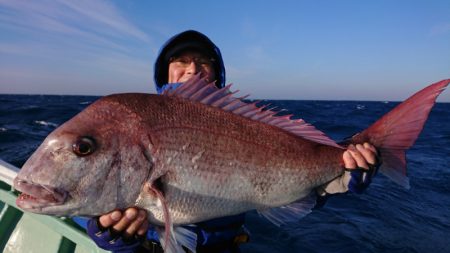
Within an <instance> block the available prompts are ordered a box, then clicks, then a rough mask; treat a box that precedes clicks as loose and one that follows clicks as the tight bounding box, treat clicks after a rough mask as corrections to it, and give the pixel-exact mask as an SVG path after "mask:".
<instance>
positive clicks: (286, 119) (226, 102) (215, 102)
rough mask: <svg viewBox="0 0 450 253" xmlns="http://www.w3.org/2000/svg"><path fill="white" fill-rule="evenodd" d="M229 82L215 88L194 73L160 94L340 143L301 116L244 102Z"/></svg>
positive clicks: (308, 138) (335, 145) (300, 135)
mask: <svg viewBox="0 0 450 253" xmlns="http://www.w3.org/2000/svg"><path fill="white" fill-rule="evenodd" d="M230 87H231V84H229V85H227V86H225V87H224V88H222V89H218V88H217V87H216V86H215V85H214V83H208V82H206V81H205V79H203V78H200V75H199V74H197V75H196V76H194V77H193V78H191V79H189V81H187V82H185V83H183V84H181V85H180V86H179V87H178V88H176V89H169V90H165V91H164V92H163V93H162V94H163V95H166V96H175V97H181V98H185V99H189V100H192V101H197V102H200V103H203V104H206V105H209V106H213V107H217V108H221V109H222V110H225V111H230V112H232V113H234V114H237V115H240V116H242V117H245V118H249V119H252V120H256V121H260V122H263V123H266V124H269V125H272V126H276V127H278V128H281V129H283V130H285V131H287V132H289V133H292V134H294V135H296V136H299V137H302V138H304V139H307V140H310V141H314V142H317V143H321V144H325V145H329V146H334V147H340V148H341V146H339V145H338V144H337V143H336V142H335V141H333V140H332V139H330V138H329V137H328V136H326V135H325V134H324V133H323V132H321V131H319V130H317V129H316V128H315V127H314V126H312V125H311V124H308V123H306V122H305V121H304V120H302V119H296V120H293V119H291V116H292V115H285V116H276V114H277V113H278V111H274V110H273V109H274V108H271V109H266V107H267V106H268V105H265V106H261V107H258V106H256V104H257V103H258V102H259V101H257V102H253V103H246V102H244V101H243V100H242V99H243V98H244V97H241V98H237V97H234V96H233V95H234V94H235V93H236V92H237V91H236V92H231V91H230Z"/></svg>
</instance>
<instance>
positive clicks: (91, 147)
mask: <svg viewBox="0 0 450 253" xmlns="http://www.w3.org/2000/svg"><path fill="white" fill-rule="evenodd" d="M95 146H96V145H95V141H94V139H92V138H91V137H86V136H84V137H81V138H79V139H78V140H77V141H76V142H75V143H74V144H73V145H72V150H73V152H74V153H75V154H76V155H77V156H87V155H90V154H92V153H93V152H94V151H95V148H96V147H95Z"/></svg>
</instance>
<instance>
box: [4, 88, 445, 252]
mask: <svg viewBox="0 0 450 253" xmlns="http://www.w3.org/2000/svg"><path fill="white" fill-rule="evenodd" d="M97 98H98V97H91V96H36V95H29V96H28V95H0V158H1V159H3V160H5V161H7V162H9V163H12V164H14V165H16V166H18V167H21V166H22V165H23V163H24V162H25V161H26V159H27V158H28V157H29V156H30V155H31V154H32V153H33V151H34V150H35V149H36V148H37V147H38V146H39V144H40V143H41V142H42V141H43V139H44V138H45V137H46V136H47V135H48V134H49V133H50V132H51V131H52V130H54V129H55V128H56V127H57V126H59V125H60V124H62V123H63V122H65V121H66V120H68V119H69V118H71V117H72V116H74V115H75V114H76V113H78V112H79V111H81V110H82V109H83V108H85V107H86V106H88V105H89V104H90V103H92V102H93V101H95V100H96V99H97ZM268 102H270V103H272V104H274V105H276V106H278V107H279V108H285V109H287V110H288V111H289V112H290V113H293V114H295V116H296V117H298V118H303V119H305V120H306V121H307V122H309V123H311V124H313V125H315V126H316V127H317V128H319V129H320V130H322V131H324V132H325V133H327V134H328V135H329V136H331V137H332V138H333V139H335V140H341V139H343V138H345V137H348V136H351V135H352V134H354V133H356V132H359V131H361V130H363V129H364V128H365V127H367V126H368V125H369V124H370V123H372V122H373V121H375V120H376V119H377V118H379V117H380V116H381V115H383V114H384V113H386V112H387V111H388V110H390V109H391V108H393V107H394V106H395V105H396V104H397V103H394V102H363V101H360V102H343V101H281V100H278V101H268ZM407 158H408V175H409V178H410V184H411V189H409V190H407V189H404V188H402V187H400V186H398V185H396V184H394V183H393V182H391V181H389V180H388V179H387V178H386V177H384V176H383V175H381V174H378V175H377V177H376V178H374V180H373V182H372V184H371V185H370V187H369V188H368V189H367V191H366V192H365V193H364V194H360V195H358V194H344V195H339V196H334V197H332V198H330V199H329V201H328V202H327V204H326V205H325V206H324V207H323V208H321V209H318V210H315V211H314V212H312V213H311V214H309V215H308V216H306V217H305V218H303V219H301V220H299V221H298V222H296V223H293V224H289V225H286V226H281V227H277V226H275V225H273V224H271V223H269V222H268V221H267V220H265V219H264V218H262V217H259V216H258V215H257V214H256V213H255V212H250V213H248V215H247V222H246V226H247V228H248V229H249V231H250V232H251V241H250V242H249V243H247V244H245V245H243V246H241V249H242V251H243V252H349V253H350V252H450V104H449V103H438V104H436V106H435V107H434V109H433V111H432V112H431V114H430V118H429V120H428V122H427V124H426V125H425V128H424V130H423V132H422V134H421V136H420V137H419V139H418V140H417V142H416V144H415V145H414V146H413V147H412V148H411V149H410V150H409V151H408V153H407Z"/></svg>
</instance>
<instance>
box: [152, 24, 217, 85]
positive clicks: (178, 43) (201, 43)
mask: <svg viewBox="0 0 450 253" xmlns="http://www.w3.org/2000/svg"><path fill="white" fill-rule="evenodd" d="M192 48H194V49H196V50H197V51H200V52H201V53H203V54H205V55H208V56H209V57H211V58H213V59H214V71H215V73H216V86H217V87H218V88H223V87H224V85H225V67H224V64H223V60H222V54H221V53H220V50H219V48H218V47H217V46H216V45H215V44H214V43H213V42H212V41H211V40H210V39H209V38H208V37H206V35H204V34H202V33H200V32H197V31H194V30H188V31H184V32H182V33H180V34H177V35H175V36H173V37H172V38H170V39H169V40H168V41H167V42H166V43H165V44H164V45H163V46H162V48H161V50H160V52H159V54H158V57H157V58H156V62H155V66H154V71H155V72H154V81H155V86H156V90H160V88H161V87H162V86H163V85H164V84H166V83H167V76H168V73H167V70H168V67H169V59H170V57H172V56H174V55H175V54H177V53H178V52H180V51H181V50H185V49H192Z"/></svg>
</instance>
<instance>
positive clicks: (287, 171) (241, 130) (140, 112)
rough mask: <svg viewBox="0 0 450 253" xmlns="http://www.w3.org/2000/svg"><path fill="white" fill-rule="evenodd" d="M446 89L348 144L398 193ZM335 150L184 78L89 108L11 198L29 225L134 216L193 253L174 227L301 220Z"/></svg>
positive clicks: (22, 176)
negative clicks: (256, 218)
mask: <svg viewBox="0 0 450 253" xmlns="http://www.w3.org/2000/svg"><path fill="white" fill-rule="evenodd" d="M449 82H450V79H449V80H443V81H440V82H438V83H435V84H433V85H430V86H429V87H427V88H425V89H423V90H422V91H420V92H418V93H417V94H415V95H414V96H412V97H411V98H409V99H408V100H406V101H405V102H403V103H402V104H400V105H399V106H397V107H396V108H394V109H393V110H392V111H391V112H389V113H388V114H386V115H385V116H383V117H382V118H381V119H380V120H378V121H377V122H375V123H374V124H373V125H372V126H370V127H369V128H368V129H367V130H365V131H363V132H362V133H360V134H358V135H356V136H354V137H353V138H352V140H351V141H350V142H351V143H354V144H356V143H363V142H370V143H372V144H373V145H374V146H376V147H377V148H378V150H379V151H380V154H381V159H382V161H383V165H382V167H381V169H380V171H381V172H382V173H384V174H385V175H387V176H388V177H390V178H392V179H393V180H394V181H395V182H397V183H399V184H401V185H403V186H408V180H407V178H406V161H405V150H406V149H408V148H409V147H410V146H411V145H413V143H414V141H415V140H416V138H417V136H418V135H419V133H420V132H421V130H422V128H423V125H424V123H425V121H426V119H427V117H428V114H429V112H430V110H431V108H432V106H433V105H434V103H435V99H436V97H437V96H438V95H439V94H440V93H441V92H442V90H443V89H444V88H445V87H446V86H447V85H448V84H449ZM344 150H345V149H344V147H341V146H340V145H338V144H336V143H335V142H334V141H332V140H331V139H329V138H328V137H326V136H325V135H324V134H323V133H322V132H320V131H318V130H317V129H315V128H314V127H313V126H311V125H309V124H307V123H305V122H304V121H302V120H291V119H290V116H276V115H275V112H273V111H271V110H263V109H262V108H258V107H256V106H255V104H246V103H244V102H243V101H241V100H240V99H237V98H234V97H233V93H230V92H229V87H227V88H225V89H221V90H217V89H216V88H215V87H214V86H213V85H211V84H207V83H205V82H204V81H203V80H199V79H198V78H195V79H193V80H191V81H189V82H187V83H185V84H183V85H182V86H180V87H179V88H177V89H175V90H173V91H169V92H166V93H165V94H164V95H150V94H118V95H111V96H107V97H103V98H101V99H99V100H98V101H96V102H95V103H93V104H92V105H90V106H89V107H87V108H86V109H85V110H84V111H82V112H80V113H79V114H78V115H76V116H75V117H74V118H72V119H71V120H69V121H67V122H66V123H64V124H63V125H61V126H60V127H59V128H57V129H56V130H55V131H53V132H52V133H51V134H50V135H49V136H48V137H47V138H46V139H45V140H44V142H43V143H42V145H41V146H40V147H39V148H38V149H37V151H36V152H35V153H34V154H33V155H32V156H31V157H30V158H29V159H28V161H27V162H26V163H25V165H24V166H23V168H22V170H21V171H20V173H19V174H18V176H17V178H16V179H15V180H14V186H15V188H16V189H17V190H19V191H22V194H21V195H20V196H19V197H18V199H17V205H18V206H20V207H21V208H23V209H24V210H27V211H31V212H35V213H42V214H50V215H59V216H74V215H85V216H94V215H100V214H103V213H106V212H108V211H110V210H112V209H115V208H126V207H129V206H133V205H137V206H140V207H142V208H145V209H146V210H148V211H149V222H150V223H152V224H154V225H157V226H164V228H165V232H164V233H161V236H162V237H163V238H164V239H163V240H162V243H163V244H164V245H165V249H166V251H170V252H174V251H178V250H180V246H179V244H184V245H186V246H188V247H190V248H193V246H192V245H195V235H192V234H190V233H189V232H187V231H184V230H182V229H180V228H179V227H178V225H182V224H192V223H196V222H200V221H204V220H209V219H212V218H217V217H222V216H228V215H233V214H238V213H242V212H246V211H249V210H254V209H256V210H258V211H259V212H260V213H261V214H263V215H264V216H266V217H267V218H268V219H270V220H271V221H273V222H274V223H277V224H280V223H284V222H288V221H290V220H292V219H293V218H298V217H301V216H303V215H305V214H307V213H308V212H310V210H311V208H312V207H313V206H314V204H315V203H314V200H315V198H313V197H312V195H314V194H315V192H316V189H317V188H318V187H321V186H323V185H325V184H327V183H328V182H330V181H332V180H333V179H335V178H337V177H339V176H341V175H342V174H343V173H344V169H343V167H342V153H343V152H344ZM183 233H184V234H183ZM180 235H181V236H180ZM187 238H189V239H187ZM194 249H195V247H194Z"/></svg>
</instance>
